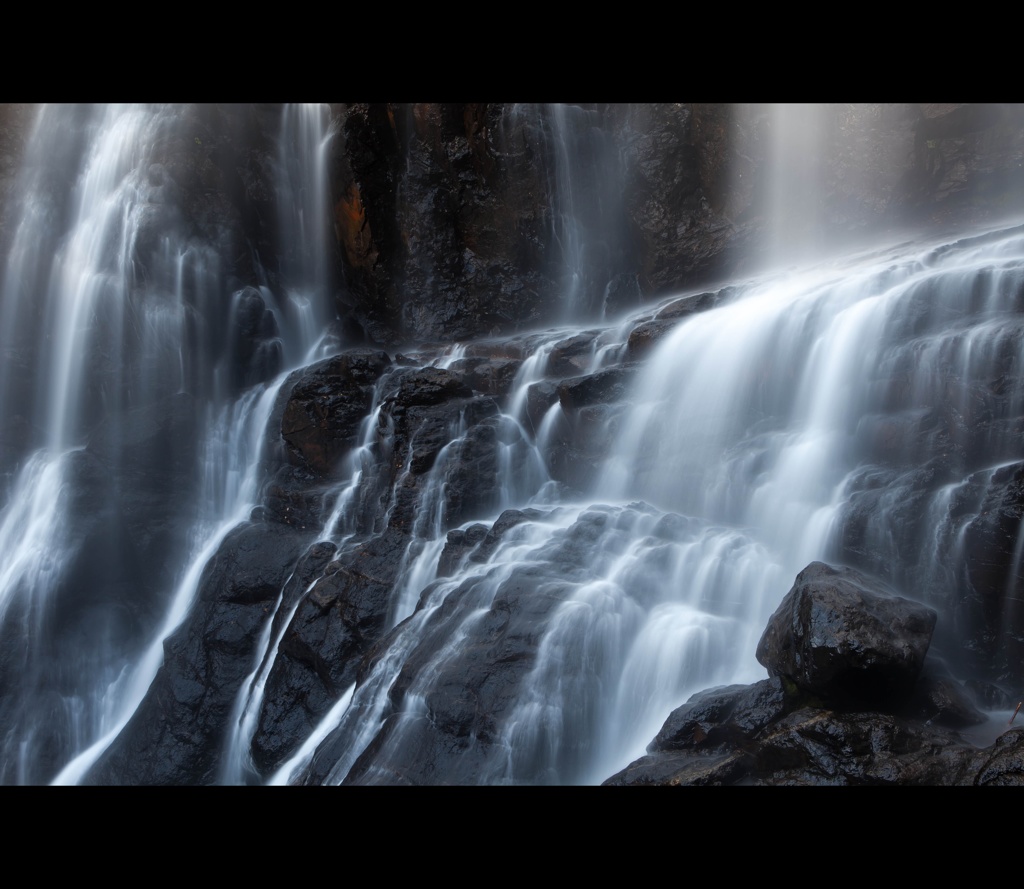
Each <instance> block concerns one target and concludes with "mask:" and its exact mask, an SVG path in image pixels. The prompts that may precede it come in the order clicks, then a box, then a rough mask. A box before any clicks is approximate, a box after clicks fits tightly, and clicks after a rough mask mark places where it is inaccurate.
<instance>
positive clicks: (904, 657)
mask: <svg viewBox="0 0 1024 889" xmlns="http://www.w3.org/2000/svg"><path fill="white" fill-rule="evenodd" d="M935 621H936V614H935V612H934V611H932V610H931V609H930V608H928V607H926V606H924V605H921V604H919V603H916V602H913V601H911V600H909V599H906V598H903V597H901V596H899V595H897V594H896V593H895V592H894V591H893V590H892V589H890V588H889V587H887V586H884V585H883V584H881V583H879V582H878V581H877V580H874V579H872V578H869V577H868V576H866V575H864V574H861V573H859V572H857V571H854V570H853V569H850V568H846V567H837V566H831V565H826V564H824V563H822V562H812V563H811V564H810V565H808V566H807V567H806V568H805V569H804V570H803V571H801V572H800V574H798V575H797V578H796V582H795V583H794V585H793V587H792V589H791V590H790V591H789V593H788V594H787V595H786V597H785V599H784V600H783V601H782V604H781V605H780V606H779V608H778V610H777V611H776V612H775V613H774V614H773V615H772V617H771V619H770V620H769V622H768V626H767V627H766V629H765V631H764V634H763V635H762V637H761V641H760V642H759V643H758V646H757V660H758V662H759V663H761V664H762V665H764V666H765V667H766V668H767V670H768V674H769V678H768V679H765V680H763V681H761V682H757V683H754V684H753V685H748V686H744V685H731V686H727V687H721V688H713V689H709V690H707V691H703V692H700V693H699V694H696V695H694V696H693V697H692V698H690V700H689V701H688V702H687V703H686V704H684V705H683V706H682V707H679V708H678V709H676V710H675V711H673V713H672V714H671V715H670V716H669V718H668V719H667V720H666V721H665V724H664V726H663V727H662V729H661V731H660V732H659V733H658V735H657V737H656V738H655V739H654V740H653V741H652V742H651V743H650V745H648V748H647V755H646V756H644V757H641V758H640V759H638V760H636V761H635V762H633V763H632V764H630V765H629V766H627V767H626V768H625V769H623V770H622V771H621V772H619V773H618V774H616V775H613V776H612V777H611V778H609V779H608V780H607V781H605V782H604V784H605V786H609V785H620V786H621V785H664V786H687V785H690V786H698V785H762V786H763V785H803V784H807V785H886V784H889V785H940V786H951V785H990V784H991V785H1021V784H1024V725H1022V726H1021V727H1020V728H1017V727H1013V725H1012V720H1011V721H1009V722H1008V723H1007V725H1006V726H1005V730H1004V731H1002V733H1001V734H999V735H998V737H997V738H996V739H995V741H994V743H993V744H991V746H988V747H979V746H978V745H977V744H975V743H972V741H971V740H970V738H969V734H968V731H967V730H968V729H970V728H972V727H977V726H981V725H984V724H986V723H989V721H990V717H989V716H988V715H987V714H985V713H983V712H982V711H981V710H980V709H979V705H983V706H987V707H990V708H994V709H999V708H1002V707H1008V708H1012V707H1013V706H1014V703H1013V702H1011V701H1008V700H1006V699H1005V698H1003V699H1000V698H999V694H998V691H997V690H996V689H994V688H992V687H990V686H981V685H969V684H964V683H960V682H958V681H957V680H956V679H955V678H953V677H952V676H951V675H950V674H949V672H948V670H947V669H946V668H945V666H944V663H943V661H942V660H941V659H940V658H938V657H936V656H935V655H934V654H933V653H931V652H930V651H929V646H930V644H931V637H932V631H933V630H934V627H935Z"/></svg>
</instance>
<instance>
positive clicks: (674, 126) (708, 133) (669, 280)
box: [0, 103, 1024, 345]
mask: <svg viewBox="0 0 1024 889" xmlns="http://www.w3.org/2000/svg"><path fill="white" fill-rule="evenodd" d="M821 110H822V112H823V113H822V114H821V115H820V116H819V123H818V124H817V126H818V128H819V132H818V133H817V134H815V135H816V142H817V144H818V145H819V146H820V154H819V155H818V156H817V158H815V159H813V160H812V161H811V162H810V163H809V164H808V165H807V169H806V170H805V171H804V172H806V175H807V177H808V178H811V177H813V178H814V181H815V182H816V184H817V189H816V190H817V193H818V200H817V205H816V206H815V207H814V208H813V210H814V225H815V226H816V227H818V229H819V237H820V238H821V240H822V241H823V242H825V241H827V240H828V239H832V238H835V239H843V240H848V239H850V238H854V237H857V236H861V235H871V236H879V235H882V234H883V233H885V232H899V231H900V230H901V229H903V228H904V227H910V226H913V228H914V229H915V230H916V231H921V230H922V229H926V228H928V227H932V226H934V227H936V228H941V227H943V226H952V225H961V224H964V223H969V222H974V221H980V220H987V219H994V218H999V217H1000V216H1002V215H1004V214H1006V213H1008V212H1010V211H1012V209H1013V207H1015V206H1019V205H1020V198H1021V196H1022V195H1024V166H1022V164H1024V105H1021V104H1012V105H1008V104H971V105H965V104H877V103H876V104H856V105H854V104H840V103H836V104H827V105H824V106H821ZM188 113H189V115H190V117H191V119H192V121H193V129H194V130H195V134H194V139H183V140H182V141H181V143H180V144H176V145H168V146H166V161H167V163H166V166H167V169H168V171H169V172H170V174H171V176H172V178H174V180H175V181H176V183H177V184H178V185H179V186H180V187H181V188H182V189H183V190H184V191H185V192H186V193H188V194H190V195H191V198H190V200H189V202H188V207H189V211H190V213H191V216H192V220H193V222H194V224H195V226H196V227H197V229H207V230H211V229H214V228H220V229H227V230H231V231H233V232H235V233H236V234H237V237H238V239H239V240H238V243H239V250H238V252H237V254H236V261H235V264H234V266H233V267H232V269H231V274H232V277H233V278H234V280H233V281H232V282H231V283H232V284H237V285H238V286H245V285H249V284H254V283H256V282H255V280H254V277H255V275H254V272H253V269H252V262H251V252H252V251H253V250H254V251H255V252H256V253H257V254H258V256H259V258H260V260H261V262H262V263H263V264H264V265H265V266H267V268H268V271H269V273H270V274H271V275H273V273H274V270H275V264H276V262H277V260H276V257H275V253H274V251H273V250H272V249H271V239H272V237H273V233H274V231H275V225H276V219H275V218H274V215H275V209H274V202H273V200H272V197H271V192H272V187H271V184H270V183H269V182H268V179H267V176H268V171H269V169H270V167H271V164H270V163H269V152H270V151H271V148H270V146H271V144H272V142H273V137H274V128H275V127H276V126H277V125H278V121H279V117H280V114H279V106H273V105H267V106H260V105H244V106H239V105H212V104H211V105H198V106H194V107H192V108H191V109H190V110H189V112H188ZM564 113H566V114H570V115H575V116H576V118H580V117H581V116H582V117H584V118H589V121H590V126H589V127H587V126H584V127H582V128H581V127H580V126H579V123H580V121H579V120H578V119H577V120H575V121H574V123H575V124H576V126H575V132H576V133H577V135H575V136H573V137H572V138H573V139H575V141H574V142H573V143H572V144H564V143H560V141H559V140H560V139H562V138H564V133H563V132H562V131H560V130H559V129H558V127H557V121H556V120H554V119H553V116H552V112H551V111H550V109H548V108H546V107H542V106H531V105H510V104H488V103H465V104H458V103H378V104H360V103H354V104H338V105H334V106H332V115H333V119H334V126H335V127H336V128H337V131H338V134H339V135H340V138H335V139H334V140H333V141H332V144H331V151H332V157H331V165H330V166H331V182H330V191H331V195H330V201H331V206H332V217H333V218H332V219H331V220H330V221H329V222H328V223H327V224H329V225H333V230H334V234H335V239H336V244H337V252H336V255H335V258H334V260H335V282H336V300H337V307H338V315H339V319H340V320H341V322H342V324H343V331H344V332H345V333H346V334H347V335H348V336H349V337H350V338H352V339H357V340H358V339H365V340H366V341H367V342H370V343H374V344H379V345H394V344H401V343H408V342H413V341H424V340H439V341H446V342H451V341H456V340H461V339H466V338H471V337H474V336H479V335H482V334H488V333H499V332H500V333H509V332H512V331H515V330H520V329H523V328H528V327H530V326H535V325H537V324H541V323H545V322H549V321H552V320H557V319H558V318H560V317H562V315H563V314H564V312H565V308H566V307H565V305H564V300H563V299H562V297H561V296H560V294H562V293H563V292H564V290H565V284H566V282H565V274H566V270H565V263H566V255H565V254H566V250H567V248H566V246H565V245H564V244H559V243H558V241H559V239H558V238H557V237H556V238H552V237H551V236H550V235H551V232H552V230H553V229H557V227H558V225H559V219H560V215H561V214H562V212H563V211H564V209H565V208H564V207H561V206H559V201H560V200H564V195H563V196H562V197H560V194H559V193H560V187H561V190H562V191H563V192H564V190H565V189H564V185H565V183H564V181H560V179H559V177H563V179H564V177H565V175H566V172H567V168H573V167H575V168H577V169H581V170H582V169H592V170H596V171H597V173H596V174H593V173H592V174H591V177H592V179H591V181H587V179H586V178H585V176H583V177H581V178H578V179H577V180H576V181H573V182H572V183H571V190H572V195H571V198H572V200H573V201H574V202H575V204H576V205H575V207H574V211H575V212H576V214H577V216H579V217H580V218H583V219H589V220H591V223H590V224H591V226H592V228H591V229H590V230H589V231H586V232H585V233H584V234H585V235H586V239H587V241H588V242H589V246H588V249H589V250H590V253H589V254H588V255H587V256H586V257H585V259H586V262H585V263H581V266H580V268H581V269H582V275H583V277H585V278H586V280H584V281H582V282H581V285H580V293H581V297H580V300H579V304H578V305H577V307H576V309H577V310H580V309H582V311H583V313H584V314H585V313H587V312H589V313H591V314H594V315H600V314H601V312H602V311H605V312H606V313H607V314H609V315H611V314H615V313H616V312H618V311H622V310H625V309H627V308H629V307H631V306H634V305H636V304H637V303H639V302H641V301H643V300H645V299H648V298H651V297H654V296H658V295H663V294H666V293H668V292H671V291H673V290H677V289H682V288H686V287H690V286H693V285H697V284H702V283H706V282H709V281H711V280H714V279H721V278H724V277H726V276H728V275H730V274H733V273H734V272H736V271H742V270H744V269H749V268H751V267H754V266H756V265H757V264H758V262H759V261H760V259H761V258H763V256H764V254H765V250H766V249H767V243H768V242H767V231H768V228H769V225H768V223H769V220H768V219H767V218H766V216H765V207H766V197H767V192H766V189H767V185H766V176H765V174H766V172H767V170H768V165H769V164H770V163H772V162H773V160H772V154H771V145H772V139H773V130H772V128H773V126H777V123H776V122H775V121H774V120H773V116H772V114H771V113H770V110H769V108H768V106H759V105H743V104H734V105H727V104H688V103H655V104H596V105H589V106H585V107H577V106H571V107H570V108H569V110H568V111H566V112H564ZM31 121H32V107H31V106H27V105H3V106H0V237H2V236H3V234H4V230H5V228H6V225H7V224H8V221H9V219H8V217H9V212H8V211H9V205H10V201H9V197H10V194H11V189H12V188H13V181H14V177H15V175H16V173H17V169H18V165H19V163H20V160H21V147H22V146H23V144H24V140H25V138H26V136H27V133H28V129H29V127H30V125H31ZM584 123H586V121H584ZM581 131H582V132H583V133H584V135H583V136H580V135H578V134H579V133H580V132H581ZM587 133H589V134H590V135H587ZM560 151H562V152H566V151H569V152H573V153H575V155H574V156H575V160H574V161H573V162H572V164H570V165H567V164H566V163H565V162H564V158H562V159H560V158H559V152H560ZM801 175H802V174H801ZM597 176H601V177H603V178H602V179H601V181H594V180H595V179H596V177H597ZM610 176H617V177H618V179H619V183H620V184H618V185H617V186H616V187H614V188H609V181H608V178H607V177H610ZM609 194H611V195H613V196H614V199H613V200H610V199H609V197H608V195H609ZM581 209H582V210H583V211H584V212H583V213H580V212H579V211H580V210H581ZM595 242H596V243H597V245H598V249H595V248H594V246H593V245H594V243H595ZM246 245H247V246H246Z"/></svg>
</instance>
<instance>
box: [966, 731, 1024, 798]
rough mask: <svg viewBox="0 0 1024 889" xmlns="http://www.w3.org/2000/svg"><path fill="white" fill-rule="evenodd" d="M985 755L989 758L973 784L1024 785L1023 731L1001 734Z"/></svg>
mask: <svg viewBox="0 0 1024 889" xmlns="http://www.w3.org/2000/svg"><path fill="white" fill-rule="evenodd" d="M986 753H988V754H989V757H988V758H987V759H986V761H985V764H984V765H983V766H982V767H981V770H980V771H979V772H978V774H977V777H976V778H975V781H974V783H975V784H977V785H978V786H979V787H980V786H993V787H1020V786H1022V785H1024V729H1020V728H1017V729H1013V730H1012V731H1007V732H1003V734H1001V735H1000V736H999V737H998V738H996V742H995V744H994V745H993V746H992V747H990V748H989V749H988V750H987V751H986Z"/></svg>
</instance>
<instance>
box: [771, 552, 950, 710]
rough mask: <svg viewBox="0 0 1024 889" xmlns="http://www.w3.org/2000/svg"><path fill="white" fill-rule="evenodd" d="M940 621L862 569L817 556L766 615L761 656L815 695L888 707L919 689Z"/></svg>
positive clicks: (775, 672)
mask: <svg viewBox="0 0 1024 889" xmlns="http://www.w3.org/2000/svg"><path fill="white" fill-rule="evenodd" d="M936 619H937V614H936V612H935V611H934V610H933V609H931V608H929V607H927V606H925V605H921V604H919V603H917V602H912V601H911V600H909V599H905V598H903V597H901V596H897V595H896V594H895V593H894V592H892V591H891V590H890V589H888V588H887V587H885V586H883V585H882V584H881V583H879V582H878V581H875V580H872V579H869V578H868V577H866V576H865V575H863V574H861V573H860V572H857V571H854V570H853V569H851V568H842V567H840V568H835V567H832V566H831V565H826V564H825V563H824V562H812V563H811V564H810V565H808V566H807V567H806V568H805V569H804V570H803V571H801V572H800V573H799V574H798V575H797V577H796V582H795V583H794V584H793V588H792V589H791V590H790V591H789V593H788V594H787V595H786V597H785V598H784V599H783V600H782V604H780V605H779V607H778V609H777V610H776V612H775V613H774V614H773V615H772V616H771V619H770V620H769V621H768V626H767V627H766V629H765V631H764V635H763V636H762V637H761V641H760V642H759V643H758V645H757V652H756V655H757V660H758V662H759V663H761V664H763V665H764V666H765V667H766V668H767V669H768V673H769V675H771V676H781V677H783V678H784V679H788V680H789V681H791V682H792V683H793V684H794V685H796V686H797V687H798V688H800V689H802V690H804V691H807V692H811V693H812V694H817V695H821V696H822V697H826V698H833V699H837V700H842V701H846V700H858V701H863V702H865V703H869V704H872V705H877V704H883V705H884V704H888V703H890V702H892V701H894V700H898V699H901V698H904V697H906V696H907V695H908V694H909V693H910V691H911V690H912V689H913V687H914V683H915V682H916V681H917V678H918V675H919V674H920V672H921V667H922V666H923V664H924V658H925V654H926V653H927V651H928V646H929V644H930V643H931V638H932V632H933V630H934V629H935V621H936Z"/></svg>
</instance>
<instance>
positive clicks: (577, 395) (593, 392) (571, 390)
mask: <svg viewBox="0 0 1024 889" xmlns="http://www.w3.org/2000/svg"><path fill="white" fill-rule="evenodd" d="M638 369H639V368H638V366H637V365H632V364H625V365H620V366H618V367H610V368H608V369H607V370H600V371H598V372H597V373H593V374H588V375H587V376H582V377H573V378H572V379H568V380H563V381H562V382H561V383H559V385H558V401H559V403H560V404H561V405H562V409H563V410H564V411H566V412H569V411H573V410H576V409H578V408H581V407H586V406H587V405H591V404H608V403H609V402H616V401H622V400H623V399H624V398H626V397H627V396H628V395H629V393H630V385H631V384H632V382H633V380H634V378H635V377H636V374H637V371H638Z"/></svg>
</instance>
